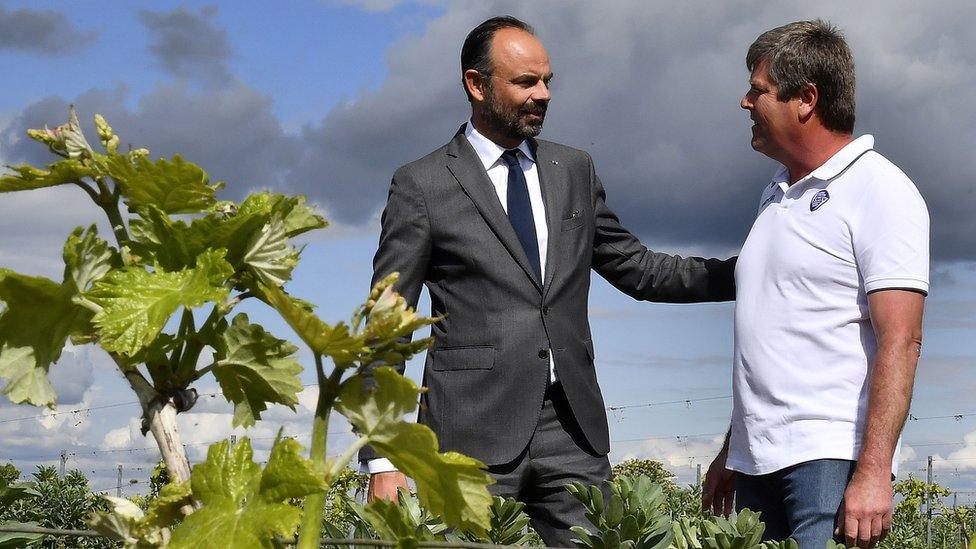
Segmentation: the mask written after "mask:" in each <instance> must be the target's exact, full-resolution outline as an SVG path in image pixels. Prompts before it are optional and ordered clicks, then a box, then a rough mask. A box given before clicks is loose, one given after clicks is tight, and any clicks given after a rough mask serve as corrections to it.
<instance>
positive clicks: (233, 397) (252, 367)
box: [213, 313, 302, 427]
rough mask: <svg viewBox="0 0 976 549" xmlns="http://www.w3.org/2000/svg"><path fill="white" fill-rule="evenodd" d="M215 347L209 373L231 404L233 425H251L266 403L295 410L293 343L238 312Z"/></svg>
mask: <svg viewBox="0 0 976 549" xmlns="http://www.w3.org/2000/svg"><path fill="white" fill-rule="evenodd" d="M215 349H216V353H215V359H216V360H215V364H214V368H213V374H214V377H216V378H217V382H218V383H220V388H221V389H222V390H223V393H224V396H225V397H227V400H229V401H231V402H233V403H234V426H235V427H236V426H238V425H243V426H245V427H250V426H251V425H254V422H255V421H256V420H258V419H261V412H263V411H264V410H266V409H267V408H268V403H269V402H272V403H277V404H284V405H285V406H288V407H289V408H291V409H293V410H294V409H295V404H296V403H298V397H297V396H296V395H297V394H298V392H299V391H301V390H302V382H301V380H299V379H298V374H299V373H301V371H302V366H301V364H299V363H298V362H297V361H296V360H295V359H294V357H293V355H294V354H295V352H296V351H297V350H298V349H297V348H296V347H295V346H294V345H292V344H291V343H289V342H287V341H285V340H282V339H278V338H276V337H274V336H272V335H271V334H269V333H268V332H266V331H265V330H264V328H262V327H261V326H259V325H257V324H251V323H250V322H248V318H247V315H246V314H244V313H241V314H238V315H237V316H236V317H234V320H233V323H232V324H231V325H230V327H228V328H227V329H226V330H224V331H223V333H221V334H220V335H219V338H218V340H217V341H216V342H215Z"/></svg>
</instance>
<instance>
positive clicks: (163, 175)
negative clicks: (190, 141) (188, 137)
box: [105, 154, 220, 214]
mask: <svg viewBox="0 0 976 549" xmlns="http://www.w3.org/2000/svg"><path fill="white" fill-rule="evenodd" d="M105 166H106V169H107V171H108V174H109V175H110V176H111V177H112V178H113V179H114V180H115V182H116V184H118V185H119V188H120V189H121V191H122V196H124V197H125V198H126V205H128V207H129V209H130V210H139V209H142V208H145V207H148V206H156V207H157V208H159V209H160V210H162V211H164V212H166V213H168V214H175V213H196V212H202V211H205V210H207V208H209V207H210V206H212V205H213V204H214V203H215V202H216V199H215V197H214V193H215V191H216V190H217V189H218V188H220V185H219V184H218V185H208V183H209V181H210V178H209V176H207V173H206V172H204V171H203V170H202V169H201V168H200V167H199V166H197V165H196V164H192V163H190V162H186V161H185V160H183V159H182V158H181V157H180V156H179V155H176V156H174V157H173V160H172V161H169V160H166V159H162V158H161V159H159V160H157V161H156V163H153V162H151V161H150V160H149V159H147V158H146V157H144V156H141V155H136V156H132V155H129V156H125V155H120V154H111V155H109V156H108V157H107V159H106V161H105Z"/></svg>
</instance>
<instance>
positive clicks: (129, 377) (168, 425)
mask: <svg viewBox="0 0 976 549" xmlns="http://www.w3.org/2000/svg"><path fill="white" fill-rule="evenodd" d="M96 183H97V184H98V188H99V190H100V191H101V192H100V193H99V200H96V203H97V204H98V205H99V206H100V207H101V208H102V210H103V211H104V212H105V214H106V215H107V216H108V219H109V222H110V223H111V224H112V232H113V233H114V234H115V241H116V243H117V244H118V246H119V248H120V249H121V248H122V247H123V246H124V245H125V242H127V241H128V240H129V233H128V231H127V230H126V227H125V222H124V221H123V220H122V212H120V211H119V195H118V194H117V193H114V192H112V191H111V190H110V189H108V186H107V185H106V183H105V182H104V181H100V180H96ZM109 355H110V356H111V357H112V359H113V360H114V361H115V363H116V365H118V367H119V370H121V371H122V374H123V375H124V376H125V379H126V381H127V382H128V383H129V386H130V387H132V390H133V391H134V392H135V393H136V396H137V397H138V398H139V404H140V405H141V407H142V413H143V415H144V417H145V418H146V422H147V423H149V431H150V432H151V433H152V435H153V438H154V439H156V445H157V446H159V454H160V456H162V458H163V463H164V464H166V472H167V473H169V477H170V480H171V481H172V482H186V481H189V480H190V463H189V461H187V459H186V449H185V448H183V442H182V441H181V440H180V432H179V428H178V426H177V423H176V406H175V404H174V403H173V402H172V401H171V400H170V399H162V398H159V397H160V394H159V391H157V390H156V388H155V387H153V385H152V384H151V383H149V381H148V380H147V379H146V378H145V376H143V375H142V373H140V372H139V370H138V369H135V368H133V367H131V366H130V365H128V364H126V363H125V361H124V360H122V357H120V356H119V355H118V354H116V353H109ZM194 510H195V507H194V506H193V505H184V506H183V507H181V508H180V511H181V512H182V513H183V514H184V515H189V514H191V513H193V511H194Z"/></svg>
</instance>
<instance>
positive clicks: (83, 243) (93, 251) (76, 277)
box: [63, 225, 122, 292]
mask: <svg viewBox="0 0 976 549" xmlns="http://www.w3.org/2000/svg"><path fill="white" fill-rule="evenodd" d="M63 257H64V279H65V280H66V281H67V280H71V281H72V283H73V284H74V285H75V288H76V289H77V290H78V291H79V292H84V291H86V290H88V287H89V286H91V284H93V283H94V282H96V281H98V280H101V279H102V277H104V276H105V275H106V274H108V272H109V271H110V270H111V269H112V268H113V267H121V266H122V260H121V259H120V257H119V254H118V252H117V251H116V250H115V249H114V248H112V247H111V246H109V244H108V242H105V241H104V240H102V239H101V238H98V229H96V228H95V225H92V226H90V227H88V229H87V230H86V229H82V228H81V227H78V228H77V229H75V230H74V231H73V232H72V233H71V236H69V237H68V241H67V242H66V243H65V245H64V255H63Z"/></svg>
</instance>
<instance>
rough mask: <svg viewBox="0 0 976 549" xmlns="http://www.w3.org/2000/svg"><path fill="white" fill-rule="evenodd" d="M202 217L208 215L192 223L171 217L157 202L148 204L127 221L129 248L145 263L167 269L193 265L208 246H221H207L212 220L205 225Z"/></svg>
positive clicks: (176, 269)
mask: <svg viewBox="0 0 976 549" xmlns="http://www.w3.org/2000/svg"><path fill="white" fill-rule="evenodd" d="M205 219H208V218H201V219H200V221H201V223H197V222H196V221H194V224H195V225H197V226H196V227H191V226H187V224H186V223H185V222H183V221H180V220H172V219H170V217H169V216H168V215H166V213H165V212H164V211H162V210H161V209H159V208H158V207H156V206H147V207H145V208H143V209H141V210H139V217H136V218H133V219H132V220H131V221H129V232H130V234H131V235H132V240H130V242H129V243H128V245H129V249H130V251H131V252H132V253H133V254H135V255H137V256H139V258H140V260H141V261H140V262H141V263H142V264H144V265H159V266H161V267H162V268H163V269H164V270H166V271H178V270H180V269H184V268H186V267H192V266H193V265H194V264H195V263H196V258H197V256H198V255H200V254H202V253H203V252H204V251H206V250H207V248H209V247H213V248H220V247H221V246H210V236H209V232H210V229H212V224H211V225H210V226H207V227H205V226H204V223H203V222H202V221H203V220H205Z"/></svg>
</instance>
